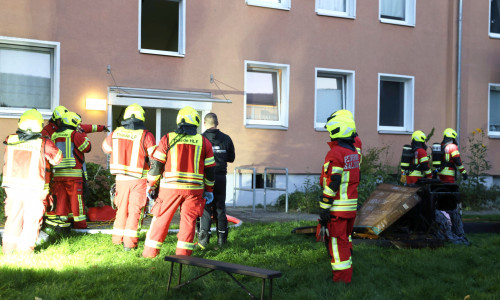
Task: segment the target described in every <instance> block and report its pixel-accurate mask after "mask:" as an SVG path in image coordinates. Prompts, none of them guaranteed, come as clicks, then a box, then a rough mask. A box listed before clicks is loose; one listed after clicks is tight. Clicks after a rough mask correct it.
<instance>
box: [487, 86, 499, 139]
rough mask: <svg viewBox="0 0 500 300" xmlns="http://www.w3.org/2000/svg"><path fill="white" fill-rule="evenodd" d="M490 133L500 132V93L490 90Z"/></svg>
mask: <svg viewBox="0 0 500 300" xmlns="http://www.w3.org/2000/svg"><path fill="white" fill-rule="evenodd" d="M489 125H490V131H500V91H495V90H490V124H489Z"/></svg>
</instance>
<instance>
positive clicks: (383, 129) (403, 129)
mask: <svg viewBox="0 0 500 300" xmlns="http://www.w3.org/2000/svg"><path fill="white" fill-rule="evenodd" d="M382 80H385V81H396V82H403V83H404V84H405V85H404V87H405V92H404V98H405V99H404V100H403V101H404V125H403V126H381V125H380V83H381V81H382ZM414 95H415V77H414V76H407V75H396V74H385V73H379V74H378V95H377V97H378V106H377V131H378V132H379V133H389V134H408V133H412V132H413V120H414V119H413V118H414V97H415V96H414Z"/></svg>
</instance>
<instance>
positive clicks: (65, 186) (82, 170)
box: [47, 112, 91, 229]
mask: <svg viewBox="0 0 500 300" xmlns="http://www.w3.org/2000/svg"><path fill="white" fill-rule="evenodd" d="M61 120H62V126H61V127H60V128H59V129H57V131H56V132H54V133H53V134H52V141H54V143H55V144H56V146H57V147H58V148H59V149H60V150H61V151H62V153H63V157H64V158H63V161H62V162H61V163H60V164H59V165H57V166H55V167H54V176H53V186H52V188H53V190H52V193H53V195H54V197H55V198H56V199H57V203H56V209H55V215H56V217H55V218H52V219H47V224H48V225H51V226H54V227H56V228H69V227H70V226H71V223H70V222H69V216H70V213H72V216H73V227H74V228H77V229H84V228H87V221H86V215H85V202H84V199H83V189H84V182H85V181H86V180H87V170H86V165H85V155H84V153H88V152H90V150H91V144H90V141H89V139H88V137H87V135H86V134H85V133H84V132H80V131H79V130H78V127H79V125H80V123H81V122H82V119H81V117H80V115H78V114H77V113H75V112H67V113H65V114H64V115H63V116H62V119H61Z"/></svg>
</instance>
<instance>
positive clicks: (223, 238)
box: [217, 229, 228, 246]
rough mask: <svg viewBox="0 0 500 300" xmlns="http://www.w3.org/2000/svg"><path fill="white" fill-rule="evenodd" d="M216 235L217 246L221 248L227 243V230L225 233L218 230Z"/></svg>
mask: <svg viewBox="0 0 500 300" xmlns="http://www.w3.org/2000/svg"><path fill="white" fill-rule="evenodd" d="M217 233H218V234H217V244H218V245H219V246H223V245H224V244H226V243H227V234H228V230H227V229H226V230H225V231H222V230H219V231H218V232H217Z"/></svg>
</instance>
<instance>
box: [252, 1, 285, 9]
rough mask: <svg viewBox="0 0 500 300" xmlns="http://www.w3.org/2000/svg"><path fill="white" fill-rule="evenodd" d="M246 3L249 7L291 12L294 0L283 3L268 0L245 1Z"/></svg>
mask: <svg viewBox="0 0 500 300" xmlns="http://www.w3.org/2000/svg"><path fill="white" fill-rule="evenodd" d="M245 1H246V3H247V5H253V6H260V7H268V8H275V9H283V10H290V9H291V6H292V0H282V1H281V3H273V2H271V1H268V0H245Z"/></svg>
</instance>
